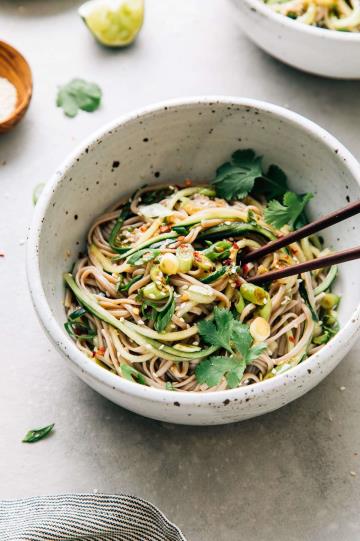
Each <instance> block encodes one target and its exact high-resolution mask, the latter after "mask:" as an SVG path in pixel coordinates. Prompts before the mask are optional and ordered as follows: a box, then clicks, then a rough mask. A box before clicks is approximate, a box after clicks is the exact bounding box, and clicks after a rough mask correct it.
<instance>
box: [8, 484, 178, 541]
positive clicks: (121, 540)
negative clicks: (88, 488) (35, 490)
mask: <svg viewBox="0 0 360 541" xmlns="http://www.w3.org/2000/svg"><path fill="white" fill-rule="evenodd" d="M0 539H1V541H65V540H66V541H186V539H185V537H184V536H183V534H182V533H181V531H180V530H179V529H178V528H177V527H176V526H175V525H174V524H172V523H171V522H169V521H168V519H167V518H166V517H165V516H164V515H163V514H162V513H161V511H159V510H158V509H157V508H156V507H155V506H154V505H152V504H151V503H148V502H146V501H145V500H141V499H139V498H135V497H134V496H125V495H123V494H120V495H116V496H110V495H107V494H68V495H61V496H45V497H37V498H29V499H24V500H9V501H0Z"/></svg>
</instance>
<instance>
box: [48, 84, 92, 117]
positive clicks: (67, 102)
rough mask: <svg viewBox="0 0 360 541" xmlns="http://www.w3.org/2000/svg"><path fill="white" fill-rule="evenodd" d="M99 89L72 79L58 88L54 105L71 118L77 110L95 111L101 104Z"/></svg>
mask: <svg viewBox="0 0 360 541" xmlns="http://www.w3.org/2000/svg"><path fill="white" fill-rule="evenodd" d="M101 95H102V92H101V88H100V87H99V86H98V85H97V84H95V83H88V82H87V81H84V80H83V79H72V80H71V81H70V82H69V83H67V84H66V85H64V86H62V87H60V88H59V91H58V94H57V98H56V105H57V106H58V107H62V108H63V111H64V113H65V115H66V116H68V117H71V118H73V117H74V116H76V115H77V114H78V112H79V109H82V110H83V111H87V112H89V113H91V112H93V111H95V110H96V109H97V108H98V107H99V106H100V102H101Z"/></svg>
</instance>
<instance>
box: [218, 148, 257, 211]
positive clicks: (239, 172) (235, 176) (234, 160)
mask: <svg viewBox="0 0 360 541" xmlns="http://www.w3.org/2000/svg"><path fill="white" fill-rule="evenodd" d="M261 175H262V170H261V157H260V156H256V154H255V152H254V151H253V150H252V149H246V150H237V151H236V152H234V153H233V155H232V156H231V162H226V163H224V164H223V165H221V166H220V167H219V168H218V169H217V171H216V177H215V179H214V180H213V181H212V184H214V185H215V189H216V193H217V195H218V196H219V197H223V198H224V199H228V200H231V199H243V198H244V197H246V196H247V195H248V193H250V192H251V190H252V189H253V187H254V183H255V179H257V178H259V177H261Z"/></svg>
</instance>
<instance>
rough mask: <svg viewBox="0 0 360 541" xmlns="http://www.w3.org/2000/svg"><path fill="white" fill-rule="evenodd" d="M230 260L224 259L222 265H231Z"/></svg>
mask: <svg viewBox="0 0 360 541" xmlns="http://www.w3.org/2000/svg"><path fill="white" fill-rule="evenodd" d="M232 263H233V262H232V260H231V259H225V260H224V265H232Z"/></svg>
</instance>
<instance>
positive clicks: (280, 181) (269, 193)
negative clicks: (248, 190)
mask: <svg viewBox="0 0 360 541" xmlns="http://www.w3.org/2000/svg"><path fill="white" fill-rule="evenodd" d="M287 191H288V184H287V176H286V175H285V173H284V171H283V170H282V169H280V167H278V166H277V165H270V167H269V169H268V171H267V173H265V174H263V175H262V176H261V177H259V178H257V179H256V181H255V186H254V189H253V191H252V194H253V195H255V196H257V195H264V196H265V197H266V198H267V199H278V198H281V197H283V196H284V195H285V193H286V192H287Z"/></svg>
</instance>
